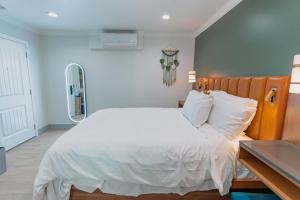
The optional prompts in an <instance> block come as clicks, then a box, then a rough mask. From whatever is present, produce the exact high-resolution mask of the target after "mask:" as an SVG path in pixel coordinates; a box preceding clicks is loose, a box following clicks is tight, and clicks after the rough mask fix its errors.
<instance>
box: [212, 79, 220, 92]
mask: <svg viewBox="0 0 300 200" xmlns="http://www.w3.org/2000/svg"><path fill="white" fill-rule="evenodd" d="M220 88H221V79H220V78H216V80H215V85H214V89H215V90H220Z"/></svg>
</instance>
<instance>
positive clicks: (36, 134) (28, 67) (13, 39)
mask: <svg viewBox="0 0 300 200" xmlns="http://www.w3.org/2000/svg"><path fill="white" fill-rule="evenodd" d="M0 38H2V39H5V40H10V41H12V42H18V43H21V44H23V45H25V49H26V53H27V56H26V61H27V70H26V71H27V74H28V79H29V86H30V90H31V95H30V99H31V106H32V117H33V123H34V133H35V137H37V136H38V130H37V125H36V118H35V106H34V104H33V93H34V91H33V89H32V82H31V74H32V73H31V61H30V55H31V54H30V51H29V45H28V42H27V41H24V40H21V39H18V38H15V37H12V36H9V35H7V34H4V33H0Z"/></svg>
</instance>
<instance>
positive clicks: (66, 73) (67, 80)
mask: <svg viewBox="0 0 300 200" xmlns="http://www.w3.org/2000/svg"><path fill="white" fill-rule="evenodd" d="M74 65H75V66H77V67H79V68H80V69H81V70H82V82H83V83H82V86H83V91H84V94H83V100H84V118H83V119H82V120H80V121H76V120H74V119H73V118H72V116H71V114H70V105H69V101H70V99H69V98H70V97H69V88H68V82H69V78H68V70H69V68H71V67H72V66H74ZM65 78H66V94H67V106H68V116H69V119H70V120H71V121H72V122H75V123H80V122H82V121H83V120H85V119H86V117H87V114H86V111H87V108H86V107H87V102H86V94H85V93H86V88H85V72H84V68H83V67H82V66H81V65H80V64H78V63H75V62H73V63H70V64H68V65H67V67H66V69H65Z"/></svg>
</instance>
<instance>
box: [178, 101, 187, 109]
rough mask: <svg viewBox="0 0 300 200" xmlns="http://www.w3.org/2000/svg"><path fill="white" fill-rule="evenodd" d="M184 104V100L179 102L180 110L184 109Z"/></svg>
mask: <svg viewBox="0 0 300 200" xmlns="http://www.w3.org/2000/svg"><path fill="white" fill-rule="evenodd" d="M184 102H185V101H183V100H180V101H178V108H183V105H184Z"/></svg>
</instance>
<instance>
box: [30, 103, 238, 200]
mask: <svg viewBox="0 0 300 200" xmlns="http://www.w3.org/2000/svg"><path fill="white" fill-rule="evenodd" d="M237 151H238V142H236V141H231V140H228V139H226V138H225V137H224V136H223V135H222V134H220V133H218V132H217V131H216V130H214V129H213V128H212V127H211V126H209V125H208V124H205V125H203V126H202V127H200V128H195V127H194V126H192V125H191V124H190V122H189V121H188V120H187V119H186V118H185V117H184V116H183V115H182V114H181V110H180V109H175V108H115V109H105V110H100V111H98V112H96V113H94V114H92V115H91V116H90V117H88V118H87V119H86V120H85V121H83V122H82V123H80V124H78V125H77V126H75V127H74V128H72V129H70V130H69V131H68V132H66V133H65V134H64V135H63V136H61V137H60V138H59V139H58V140H57V141H56V142H55V143H54V144H53V145H52V146H51V147H50V148H49V150H48V151H47V152H46V154H45V155H44V157H43V160H42V162H41V165H40V168H39V172H38V174H37V176H36V179H35V183H34V191H33V199H34V200H45V199H48V200H49V199H57V200H67V199H69V195H70V188H71V186H72V185H75V186H76V187H77V188H78V189H80V190H83V191H86V192H93V191H94V190H95V189H97V188H99V189H101V190H102V191H103V192H106V193H113V194H118V195H130V196H137V195H140V194H146V193H178V194H181V195H183V194H185V193H188V192H191V191H207V190H212V189H218V190H219V192H220V194H221V195H225V194H227V193H228V192H229V189H230V187H231V182H232V179H233V178H234V176H235V171H236V155H237Z"/></svg>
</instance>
